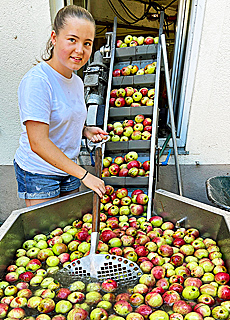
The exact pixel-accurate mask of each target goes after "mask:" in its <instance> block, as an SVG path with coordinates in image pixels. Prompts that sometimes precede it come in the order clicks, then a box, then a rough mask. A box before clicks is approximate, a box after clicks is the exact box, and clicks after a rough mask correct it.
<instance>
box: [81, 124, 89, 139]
mask: <svg viewBox="0 0 230 320" xmlns="http://www.w3.org/2000/svg"><path fill="white" fill-rule="evenodd" d="M87 127H88V126H84V128H83V130H82V136H83V137H85V138H86V136H85V135H84V132H85V129H86V128H87Z"/></svg>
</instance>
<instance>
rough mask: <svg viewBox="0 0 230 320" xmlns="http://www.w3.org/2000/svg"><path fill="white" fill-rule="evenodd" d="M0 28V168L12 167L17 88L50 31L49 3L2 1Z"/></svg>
mask: <svg viewBox="0 0 230 320" xmlns="http://www.w3.org/2000/svg"><path fill="white" fill-rule="evenodd" d="M0 12H1V25H0V56H1V59H0V88H1V90H0V165H3V164H4V165H8V164H12V160H13V157H14V153H15V150H16V148H17V147H18V140H19V135H20V131H21V129H20V123H19V114H18V106H17V88H18V85H19V82H20V80H21V78H22V76H23V75H24V74H25V73H26V72H27V71H28V70H29V69H30V68H31V67H32V66H33V64H34V63H36V59H40V56H41V53H42V51H43V50H44V48H45V44H46V41H47V40H48V38H49V35H50V30H51V22H50V9H49V1H48V0H39V1H37V0H17V1H13V4H12V1H1V2H0Z"/></svg>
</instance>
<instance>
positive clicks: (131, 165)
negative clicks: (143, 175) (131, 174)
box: [127, 160, 140, 170]
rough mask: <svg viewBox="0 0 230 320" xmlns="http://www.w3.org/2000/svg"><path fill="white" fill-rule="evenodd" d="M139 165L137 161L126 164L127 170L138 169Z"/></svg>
mask: <svg viewBox="0 0 230 320" xmlns="http://www.w3.org/2000/svg"><path fill="white" fill-rule="evenodd" d="M139 167H140V164H139V162H138V161H137V160H132V161H130V162H129V163H128V164H127V169H128V170H129V169H131V168H139Z"/></svg>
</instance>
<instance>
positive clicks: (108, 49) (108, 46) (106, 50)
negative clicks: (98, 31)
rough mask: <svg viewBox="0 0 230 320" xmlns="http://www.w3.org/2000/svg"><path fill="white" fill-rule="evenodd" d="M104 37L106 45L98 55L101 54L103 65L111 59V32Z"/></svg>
mask: <svg viewBox="0 0 230 320" xmlns="http://www.w3.org/2000/svg"><path fill="white" fill-rule="evenodd" d="M105 37H106V39H107V43H106V45H105V46H103V47H101V48H100V53H101V54H102V56H103V60H104V61H105V63H108V62H109V61H110V59H111V43H112V39H113V32H106V34H105Z"/></svg>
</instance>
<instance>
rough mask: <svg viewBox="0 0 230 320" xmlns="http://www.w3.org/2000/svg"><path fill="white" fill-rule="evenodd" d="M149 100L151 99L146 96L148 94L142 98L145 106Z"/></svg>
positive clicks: (142, 103)
mask: <svg viewBox="0 0 230 320" xmlns="http://www.w3.org/2000/svg"><path fill="white" fill-rule="evenodd" d="M148 100H149V98H148V97H146V96H145V97H142V98H141V105H142V106H145V105H146V103H147V101H148Z"/></svg>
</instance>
